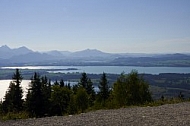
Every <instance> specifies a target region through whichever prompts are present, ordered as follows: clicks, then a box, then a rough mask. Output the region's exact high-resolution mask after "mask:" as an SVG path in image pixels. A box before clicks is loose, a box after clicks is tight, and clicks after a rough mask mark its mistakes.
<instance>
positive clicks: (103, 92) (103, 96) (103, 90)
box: [98, 73, 109, 104]
mask: <svg viewBox="0 0 190 126" xmlns="http://www.w3.org/2000/svg"><path fill="white" fill-rule="evenodd" d="M98 87H99V90H100V92H99V100H100V101H101V102H103V104H105V101H106V100H107V99H108V97H109V87H108V80H107V77H106V74H105V73H103V75H102V77H101V80H100V83H99V86H98Z"/></svg>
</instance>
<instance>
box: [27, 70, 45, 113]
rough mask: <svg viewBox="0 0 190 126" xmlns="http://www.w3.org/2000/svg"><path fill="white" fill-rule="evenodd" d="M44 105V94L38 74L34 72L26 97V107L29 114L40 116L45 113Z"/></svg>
mask: <svg viewBox="0 0 190 126" xmlns="http://www.w3.org/2000/svg"><path fill="white" fill-rule="evenodd" d="M44 105H45V104H44V94H43V88H42V82H41V80H40V75H39V74H37V73H34V76H33V77H32V79H31V84H30V88H29V89H28V94H27V97H26V107H27V110H28V112H29V113H30V115H31V116H35V117H42V116H44V114H45V111H44Z"/></svg>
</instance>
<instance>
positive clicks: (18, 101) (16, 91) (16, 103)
mask: <svg viewBox="0 0 190 126" xmlns="http://www.w3.org/2000/svg"><path fill="white" fill-rule="evenodd" d="M22 79H23V77H22V75H21V73H20V71H19V69H16V72H15V73H14V75H13V77H12V82H10V85H9V89H8V91H7V92H6V94H5V99H4V102H3V108H4V110H5V112H8V111H10V112H19V111H21V110H22V109H23V99H22V97H23V90H22V87H21V82H22Z"/></svg>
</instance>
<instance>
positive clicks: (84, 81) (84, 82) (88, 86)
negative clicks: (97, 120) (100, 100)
mask: <svg viewBox="0 0 190 126" xmlns="http://www.w3.org/2000/svg"><path fill="white" fill-rule="evenodd" d="M79 86H81V87H83V88H84V89H85V90H86V92H87V94H88V95H89V104H90V106H92V105H93V101H94V100H95V91H94V87H93V83H92V81H91V79H90V78H88V76H87V74H86V73H85V72H84V73H82V77H81V78H80V82H79Z"/></svg>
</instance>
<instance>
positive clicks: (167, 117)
mask: <svg viewBox="0 0 190 126" xmlns="http://www.w3.org/2000/svg"><path fill="white" fill-rule="evenodd" d="M0 125H3V126H13V125H14V126H17V125H19V126H34V125H35V126H42V125H48V126H53V125H56V126H58V125H59V126H65V125H67V126H74V125H75V126H76V125H77V126H84V125H85V126H102V125H104V126H118V125H119V126H126V125H129V126H131V125H134V126H153V125H154V126H156V125H160V126H166V125H167V126H169V125H174V126H177V125H178V126H179V125H180V126H181V125H183V126H189V125H190V103H189V102H184V103H178V104H167V105H163V106H158V107H133V108H121V109H115V110H98V111H95V112H88V113H83V114H79V115H74V116H64V117H62V116H59V117H57V116H55V117H47V118H38V119H26V120H18V121H7V122H0Z"/></svg>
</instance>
